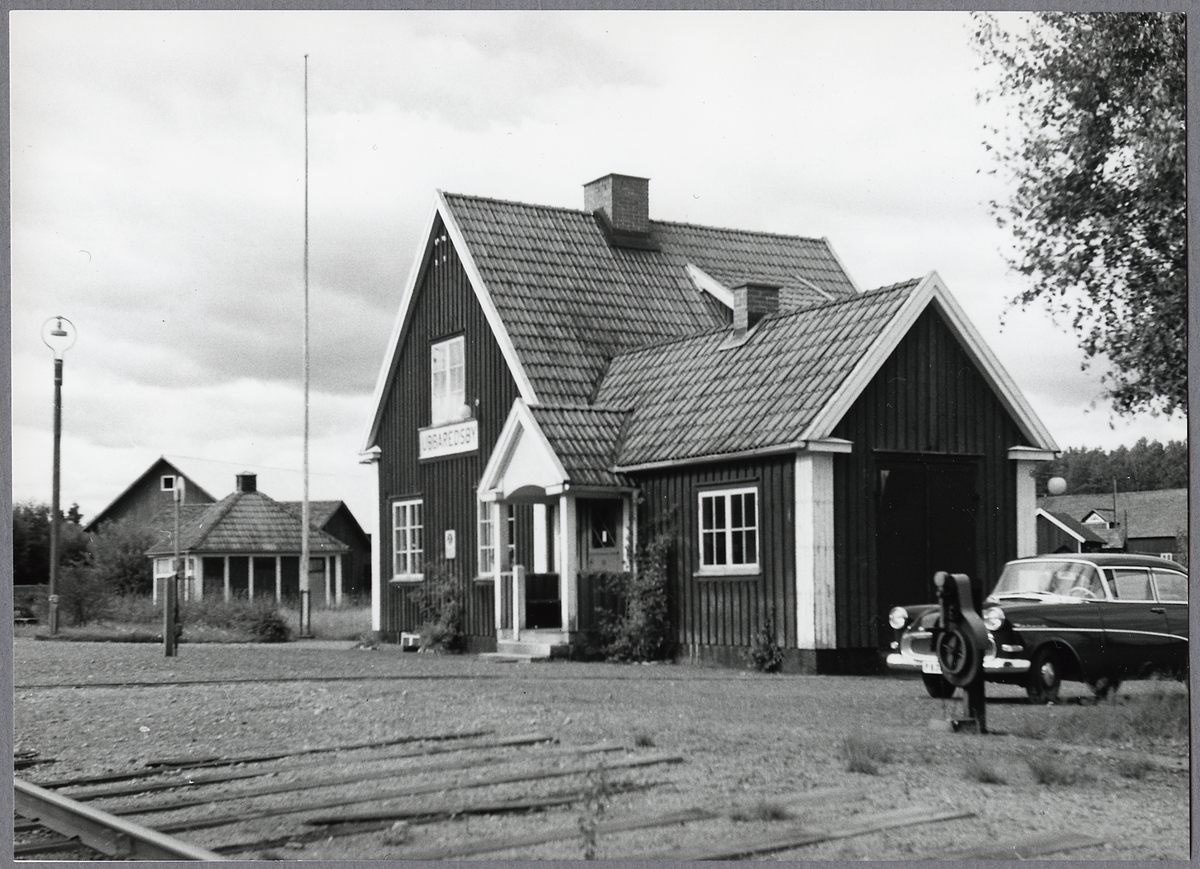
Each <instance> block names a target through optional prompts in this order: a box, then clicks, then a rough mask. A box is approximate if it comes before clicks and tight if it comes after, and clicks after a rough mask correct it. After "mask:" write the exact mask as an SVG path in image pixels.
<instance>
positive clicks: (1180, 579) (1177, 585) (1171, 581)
mask: <svg viewBox="0 0 1200 869" xmlns="http://www.w3.org/2000/svg"><path fill="white" fill-rule="evenodd" d="M1154 586H1155V588H1157V589H1158V599H1159V600H1168V601H1183V602H1184V603H1187V599H1188V578H1187V577H1186V576H1184V575H1183V574H1182V573H1176V572H1175V571H1174V570H1156V571H1154Z"/></svg>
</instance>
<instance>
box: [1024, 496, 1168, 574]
mask: <svg viewBox="0 0 1200 869" xmlns="http://www.w3.org/2000/svg"><path fill="white" fill-rule="evenodd" d="M1038 507H1039V509H1038V546H1039V550H1038V551H1039V552H1051V551H1055V549H1054V548H1053V547H1055V546H1067V547H1068V548H1069V549H1071V550H1072V551H1074V549H1073V547H1071V542H1072V541H1073V540H1074V539H1075V538H1076V537H1080V536H1083V537H1086V538H1087V540H1086V542H1084V543H1080V546H1081V547H1083V549H1082V550H1081V551H1087V550H1088V549H1090V548H1095V549H1104V550H1106V551H1110V552H1138V553H1143V554H1145V555H1156V556H1158V557H1160V558H1168V559H1172V560H1174V559H1182V558H1184V557H1186V549H1187V523H1188V490H1187V489H1155V490H1152V491H1146V492H1119V493H1115V494H1114V493H1112V492H1099V493H1091V494H1081V495H1048V496H1046V497H1044V498H1042V499H1040V501H1039V502H1038ZM1053 519H1057V520H1059V521H1058V522H1057V523H1055V522H1054V521H1052V520H1053ZM1068 519H1069V520H1070V522H1072V523H1074V525H1073V526H1072V527H1075V526H1077V527H1075V531H1074V533H1073V534H1066V535H1065V536H1061V535H1056V533H1055V532H1056V531H1059V532H1061V527H1060V526H1065V525H1068V524H1069V523H1068V522H1067V521H1066V520H1068ZM1097 540H1098V541H1099V543H1098V544H1097V543H1095V542H1094V541H1097Z"/></svg>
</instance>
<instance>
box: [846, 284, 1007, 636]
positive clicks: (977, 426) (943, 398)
mask: <svg viewBox="0 0 1200 869" xmlns="http://www.w3.org/2000/svg"><path fill="white" fill-rule="evenodd" d="M833 435H834V437H839V438H846V439H847V440H850V441H852V442H853V443H854V452H853V453H851V454H850V455H839V456H836V457H835V459H834V511H835V519H834V525H835V531H834V541H835V575H836V589H837V590H836V595H837V600H836V607H837V645H838V648H839V649H852V648H875V647H878V645H879V643H880V642H881V641H882V640H883V639H886V638H885V637H883V636H881V632H880V625H879V624H878V623H877V621H876V602H877V600H876V594H877V587H876V581H877V579H876V565H875V500H876V491H875V489H876V485H875V481H876V478H877V475H876V473H875V461H876V456H877V454H878V453H880V452H885V451H886V452H891V453H892V454H895V453H909V454H913V455H914V456H918V455H920V454H929V455H941V456H945V455H963V456H976V457H980V459H981V478H980V479H979V481H978V486H979V491H980V493H981V494H982V496H983V498H982V501H981V503H980V513H979V516H978V519H977V523H978V526H977V527H978V533H977V542H978V547H979V552H980V553H981V564H982V570H983V572H984V581H985V584H986V585H987V586H988V587H989V588H990V587H991V585H993V584H994V583H995V581H996V579H997V578H998V577H999V573H1000V570H1001V568H1002V567H1003V566H1004V562H1005V561H1007V560H1008V559H1010V558H1014V557H1015V556H1016V548H1017V544H1016V534H1017V529H1016V475H1015V466H1014V463H1013V462H1010V461H1009V460H1008V455H1007V453H1008V449H1009V448H1010V447H1014V446H1018V445H1028V441H1027V440H1026V439H1025V438H1024V436H1023V435H1021V433H1020V431H1019V429H1018V428H1017V426H1016V423H1014V422H1013V420H1012V418H1011V417H1010V416H1009V415H1008V413H1007V412H1006V411H1005V409H1004V407H1003V405H1001V404H1000V402H999V400H998V399H997V398H996V395H995V394H994V393H993V392H992V390H991V388H990V387H989V386H988V385H987V382H986V381H985V380H984V379H983V377H982V376H981V375H980V373H979V371H978V370H977V369H976V368H975V366H974V364H973V363H972V362H971V361H970V358H969V357H968V356H967V354H966V352H965V351H964V350H963V349H962V347H961V346H960V345H959V343H958V341H957V339H956V338H955V337H954V335H953V333H952V332H951V331H950V330H949V328H948V327H947V326H946V324H945V322H944V321H943V320H942V318H941V316H940V315H939V314H938V313H937V312H936V311H935V310H934V309H933V308H932V307H931V308H929V309H927V310H926V311H925V313H924V314H922V315H921V317H920V318H919V319H918V321H917V323H916V324H915V325H914V326H913V328H912V329H911V330H910V331H909V333H908V335H906V336H905V337H904V339H903V340H902V341H901V342H900V345H899V346H898V347H897V348H896V350H895V352H894V353H893V354H892V355H891V357H889V358H888V360H887V361H886V362H885V363H884V365H883V367H882V368H881V369H880V370H879V372H878V373H877V374H876V375H875V377H874V379H873V380H872V381H871V383H870V385H869V386H868V387H867V388H866V389H865V390H864V391H863V393H862V395H861V396H859V399H858V401H856V402H855V404H854V405H853V407H851V409H850V411H849V412H848V413H847V414H846V416H845V417H844V418H843V419H842V420H841V422H839V423H838V425H837V427H836V428H835V429H834V432H833Z"/></svg>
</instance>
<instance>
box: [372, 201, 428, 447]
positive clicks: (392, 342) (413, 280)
mask: <svg viewBox="0 0 1200 869" xmlns="http://www.w3.org/2000/svg"><path fill="white" fill-rule="evenodd" d="M437 211H438V203H437V201H436V200H435V201H434V203H433V207H432V208H431V209H430V211H429V217H428V218H426V220H425V232H424V233H423V234H422V236H421V241H420V243H419V244H418V246H417V255H416V256H415V257H413V262H412V265H411V266H410V267H409V270H408V278H407V280H405V282H404V292H402V293H401V294H400V307H399V308H398V309H397V311H396V319H395V322H393V323H392V334H391V337H389V338H388V345H387V350H386V351H385V352H384V354H383V364H382V365H381V366H380V368H379V375H378V376H377V377H376V378H375V391H374V393H373V395H372V397H371V417H370V419H369V420H368V422H367V430H366V432H365V436H364V437H363V445H362V449H360V450H359V453H366V452H368V451H370V450H371V449H373V448H375V447H376V444H375V439H376V436H377V435H378V434H379V423H380V421H381V417H382V415H383V401H384V391H385V390H386V389H387V385H388V381H389V380H391V375H392V364H393V363H394V362H395V360H396V354H397V353H398V352H399V351H400V347H399V344H400V335H401V334H403V332H404V323H405V321H406V320H407V319H408V309H409V306H410V305H412V300H413V294H414V293H415V292H416V289H417V278H418V277H420V274H421V266H422V264H424V262H425V253H426V251H428V250H429V242H430V240H431V239H432V238H433V223H434V218H435V217H436V216H437Z"/></svg>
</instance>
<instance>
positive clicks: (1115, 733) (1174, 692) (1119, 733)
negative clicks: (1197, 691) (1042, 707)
mask: <svg viewBox="0 0 1200 869" xmlns="http://www.w3.org/2000/svg"><path fill="white" fill-rule="evenodd" d="M1188 714H1189V708H1188V696H1187V692H1186V691H1183V690H1182V689H1177V688H1175V687H1174V686H1171V685H1168V684H1167V683H1163V684H1162V687H1161V688H1158V689H1156V690H1153V691H1149V692H1146V693H1142V694H1126V695H1124V696H1122V697H1120V698H1117V699H1116V700H1114V701H1113V702H1111V703H1105V704H1103V705H1095V706H1076V707H1071V708H1069V709H1063V711H1062V714H1060V715H1057V716H1055V718H1054V721H1053V724H1051V725H1050V727H1049V735H1050V736H1052V737H1053V738H1055V739H1058V740H1061V741H1063V742H1071V743H1078V744H1082V745H1087V744H1097V743H1105V742H1112V743H1119V744H1125V743H1130V742H1132V743H1135V744H1137V743H1145V742H1146V741H1147V740H1149V741H1154V742H1175V743H1180V742H1186V741H1187V739H1188V726H1189V722H1188Z"/></svg>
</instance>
